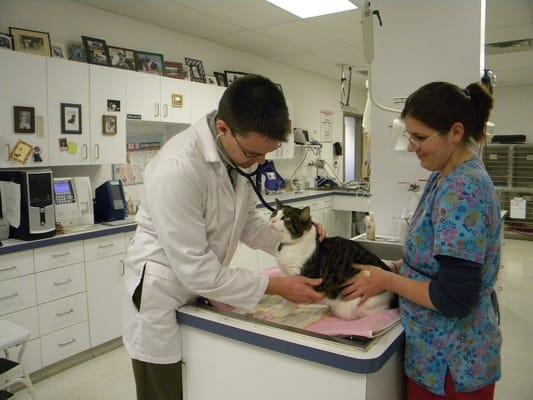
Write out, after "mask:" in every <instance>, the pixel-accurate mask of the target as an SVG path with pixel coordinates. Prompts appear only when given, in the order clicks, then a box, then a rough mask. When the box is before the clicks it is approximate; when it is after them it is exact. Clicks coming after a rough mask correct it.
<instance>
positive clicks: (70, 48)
mask: <svg viewBox="0 0 533 400" xmlns="http://www.w3.org/2000/svg"><path fill="white" fill-rule="evenodd" d="M67 54H68V59H69V60H72V61H79V62H86V61H87V57H86V56H85V49H84V48H83V45H82V44H81V43H80V42H69V43H68V44H67Z"/></svg>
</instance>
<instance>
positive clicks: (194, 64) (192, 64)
mask: <svg viewBox="0 0 533 400" xmlns="http://www.w3.org/2000/svg"><path fill="white" fill-rule="evenodd" d="M185 65H187V66H188V67H189V79H190V80H191V81H193V82H200V83H207V80H206V79H205V71H204V63H203V62H202V60H197V59H195V58H188V57H185ZM193 68H197V69H198V74H199V77H195V76H194V74H193V73H192V71H193Z"/></svg>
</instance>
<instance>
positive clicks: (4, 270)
mask: <svg viewBox="0 0 533 400" xmlns="http://www.w3.org/2000/svg"><path fill="white" fill-rule="evenodd" d="M16 268H17V266H16V265H13V266H12V267H7V268H2V269H0V272H6V271H13V270H14V269H16Z"/></svg>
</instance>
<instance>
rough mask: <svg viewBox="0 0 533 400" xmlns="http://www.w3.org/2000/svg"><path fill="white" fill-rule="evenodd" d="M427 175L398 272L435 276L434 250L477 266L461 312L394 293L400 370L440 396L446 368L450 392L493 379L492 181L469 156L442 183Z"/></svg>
mask: <svg viewBox="0 0 533 400" xmlns="http://www.w3.org/2000/svg"><path fill="white" fill-rule="evenodd" d="M440 176H441V175H440V173H438V172H435V173H433V174H432V175H431V176H430V178H429V181H428V183H427V185H426V187H425V190H424V193H423V194H422V197H421V199H420V203H419V204H418V207H417V209H416V211H415V214H414V216H413V220H412V223H411V225H410V227H409V231H408V234H407V238H406V241H405V243H404V264H403V266H402V269H401V271H400V273H401V274H402V275H404V276H406V277H408V278H411V279H415V280H418V281H428V280H430V279H432V278H434V277H436V276H437V274H438V272H439V264H438V262H437V261H436V260H435V258H434V257H435V256H436V255H447V256H452V257H457V258H461V259H464V260H469V261H473V262H476V263H478V264H482V265H483V271H482V284H481V296H480V301H479V304H477V305H476V306H475V307H474V308H473V310H472V311H471V312H470V313H469V315H467V316H466V317H464V318H460V319H459V318H451V317H446V316H445V315H444V314H441V313H440V312H438V311H433V310H430V309H427V308H424V307H421V306H418V305H416V304H415V303H412V302H411V301H409V300H406V299H404V298H400V312H401V316H402V323H403V325H404V328H405V334H406V352H405V372H406V374H407V376H408V377H409V378H411V379H412V380H414V381H415V382H417V383H418V384H420V385H421V386H423V387H425V388H427V389H428V390H430V391H431V392H433V393H435V394H439V395H444V378H445V375H446V370H447V369H449V371H450V374H451V376H452V378H453V381H454V383H455V387H456V389H457V391H458V392H470V391H473V390H477V389H479V388H481V387H483V386H486V385H489V384H492V383H494V382H495V381H497V380H498V379H499V378H500V375H501V372H500V347H501V341H502V339H501V334H500V329H499V327H498V322H497V316H496V311H495V309H494V306H493V304H492V301H491V292H492V290H493V287H494V282H495V280H496V277H497V274H498V269H499V265H500V230H501V222H500V207H499V202H498V198H497V196H496V192H495V190H494V187H493V185H492V182H491V180H490V178H489V176H488V174H487V172H486V170H485V168H484V166H483V163H482V162H481V160H480V159H479V158H477V157H474V158H472V159H471V160H468V161H466V162H464V163H462V164H460V165H459V166H458V167H456V168H455V169H454V170H453V171H452V172H450V174H448V176H446V177H445V178H444V179H443V180H442V182H440V183H439V179H440Z"/></svg>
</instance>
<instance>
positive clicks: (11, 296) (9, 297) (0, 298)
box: [0, 292, 19, 300]
mask: <svg viewBox="0 0 533 400" xmlns="http://www.w3.org/2000/svg"><path fill="white" fill-rule="evenodd" d="M18 295H19V294H18V293H17V292H15V293H13V294H10V295H9V296H4V297H0V300H7V299H12V298H13V297H17V296H18Z"/></svg>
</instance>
